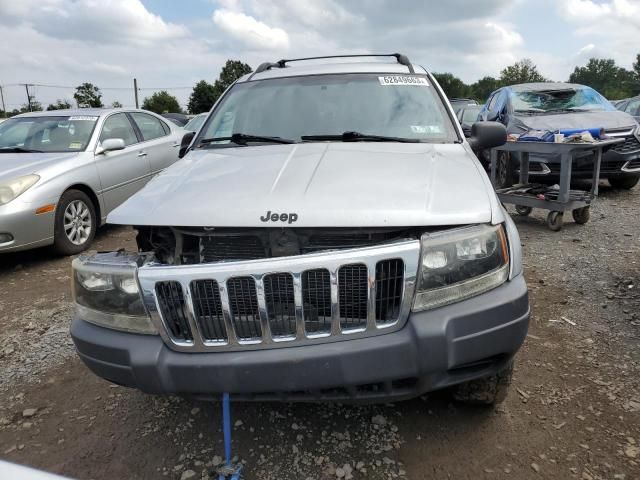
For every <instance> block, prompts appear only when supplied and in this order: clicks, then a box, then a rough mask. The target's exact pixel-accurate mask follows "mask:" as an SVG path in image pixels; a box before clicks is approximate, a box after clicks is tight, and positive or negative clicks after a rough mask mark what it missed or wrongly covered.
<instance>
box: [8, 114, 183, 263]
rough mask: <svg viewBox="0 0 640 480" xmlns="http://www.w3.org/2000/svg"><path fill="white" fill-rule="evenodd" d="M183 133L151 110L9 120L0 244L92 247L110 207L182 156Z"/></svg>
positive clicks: (65, 250)
mask: <svg viewBox="0 0 640 480" xmlns="http://www.w3.org/2000/svg"><path fill="white" fill-rule="evenodd" d="M183 134H184V131H183V130H182V129H179V128H178V127H176V126H172V125H171V124H170V123H169V122H166V121H165V120H164V119H163V118H162V117H160V116H159V115H156V114H154V113H151V112H148V111H146V110H123V109H88V108H83V109H78V110H54V111H48V112H32V113H25V114H22V115H17V116H15V117H12V118H10V119H8V120H7V121H6V122H3V123H2V124H0V252H7V251H16V250H23V249H28V248H33V247H41V246H45V245H51V244H53V246H54V248H55V250H56V251H57V252H58V253H60V254H64V255H71V254H75V253H78V252H81V251H83V250H85V249H86V248H88V247H89V245H90V244H91V241H92V239H93V237H94V235H95V232H96V229H97V227H98V226H99V225H100V224H102V223H104V221H105V219H106V218H107V215H108V214H109V212H111V211H112V210H113V209H114V208H116V207H117V206H118V205H120V204H121V203H122V202H124V201H125V200H126V199H127V198H129V197H130V196H131V195H133V194H134V193H136V192H137V191H138V190H140V189H141V188H142V187H143V186H144V185H145V184H146V183H147V182H148V181H149V179H150V178H151V177H153V176H154V175H156V174H157V173H159V172H160V171H162V170H163V169H165V168H166V167H168V166H169V165H171V164H172V163H174V162H175V161H176V160H177V159H178V152H179V146H180V141H181V139H182V136H183Z"/></svg>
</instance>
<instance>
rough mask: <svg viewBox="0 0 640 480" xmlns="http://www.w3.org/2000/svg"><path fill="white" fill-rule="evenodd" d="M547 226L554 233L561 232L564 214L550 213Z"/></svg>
mask: <svg viewBox="0 0 640 480" xmlns="http://www.w3.org/2000/svg"><path fill="white" fill-rule="evenodd" d="M547 226H548V227H549V228H550V229H551V230H553V231H554V232H557V231H559V230H560V229H561V228H562V212H549V215H547Z"/></svg>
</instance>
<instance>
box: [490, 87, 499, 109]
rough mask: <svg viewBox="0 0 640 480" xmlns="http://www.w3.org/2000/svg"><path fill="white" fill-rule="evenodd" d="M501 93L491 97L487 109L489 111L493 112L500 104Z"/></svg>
mask: <svg viewBox="0 0 640 480" xmlns="http://www.w3.org/2000/svg"><path fill="white" fill-rule="evenodd" d="M500 93H501V92H500V91H498V92H496V93H494V94H493V95H491V98H490V99H489V103H488V105H487V109H488V110H493V109H495V107H496V103H497V102H498V97H499V96H500Z"/></svg>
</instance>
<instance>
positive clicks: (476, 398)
mask: <svg viewBox="0 0 640 480" xmlns="http://www.w3.org/2000/svg"><path fill="white" fill-rule="evenodd" d="M512 376H513V362H510V363H509V364H508V365H507V366H506V367H504V368H503V369H502V370H500V371H499V372H498V373H496V374H494V375H491V376H489V377H484V378H478V379H476V380H471V381H469V382H465V383H461V384H460V385H458V386H456V387H455V391H454V393H453V398H454V399H455V400H457V401H458V402H464V403H470V404H474V405H495V404H498V403H502V402H504V400H505V399H506V398H507V393H509V386H510V385H511V378H512Z"/></svg>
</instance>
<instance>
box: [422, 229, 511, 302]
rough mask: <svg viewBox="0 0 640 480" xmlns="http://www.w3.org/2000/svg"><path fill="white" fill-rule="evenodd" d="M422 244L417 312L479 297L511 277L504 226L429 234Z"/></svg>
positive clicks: (423, 236)
mask: <svg viewBox="0 0 640 480" xmlns="http://www.w3.org/2000/svg"><path fill="white" fill-rule="evenodd" d="M420 240H421V243H422V250H421V255H422V258H421V262H420V268H419V272H418V284H417V287H416V296H415V300H414V303H413V310H414V311H419V310H428V309H430V308H435V307H440V306H442V305H447V304H450V303H454V302H458V301H460V300H464V299H466V298H469V297H473V296H475V295H479V294H481V293H483V292H486V291H488V290H491V289H492V288H495V287H497V286H498V285H501V284H502V283H504V282H505V281H506V280H507V278H508V276H509V246H508V244H507V237H506V235H505V232H504V228H503V227H502V225H495V226H494V225H478V226H474V227H465V228H459V229H455V230H448V231H444V232H437V233H425V234H424V235H422V237H421V239H420Z"/></svg>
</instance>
